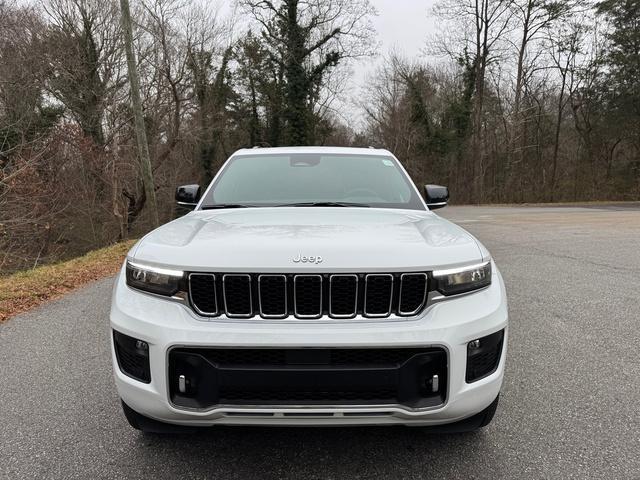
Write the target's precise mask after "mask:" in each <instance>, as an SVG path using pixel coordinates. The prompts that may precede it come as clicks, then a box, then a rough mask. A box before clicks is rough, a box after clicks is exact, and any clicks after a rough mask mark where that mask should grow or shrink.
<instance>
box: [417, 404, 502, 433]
mask: <svg viewBox="0 0 640 480" xmlns="http://www.w3.org/2000/svg"><path fill="white" fill-rule="evenodd" d="M499 400H500V394H498V396H497V397H496V399H495V400H494V401H493V402H491V405H489V406H488V407H487V408H485V409H484V410H482V411H481V412H479V413H476V414H475V415H473V416H472V417H469V418H465V419H464V420H460V421H459V422H455V423H449V424H445V425H435V426H432V427H424V428H425V431H426V432H427V433H466V432H473V431H476V430H479V429H481V428H484V427H486V426H487V425H489V424H490V423H491V420H493V417H494V415H495V414H496V410H497V408H498V401H499Z"/></svg>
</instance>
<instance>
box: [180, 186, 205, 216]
mask: <svg viewBox="0 0 640 480" xmlns="http://www.w3.org/2000/svg"><path fill="white" fill-rule="evenodd" d="M199 200H200V185H182V186H180V187H178V188H176V202H177V203H178V205H180V206H181V207H185V208H188V209H189V210H193V209H194V208H196V205H197V204H198V201H199Z"/></svg>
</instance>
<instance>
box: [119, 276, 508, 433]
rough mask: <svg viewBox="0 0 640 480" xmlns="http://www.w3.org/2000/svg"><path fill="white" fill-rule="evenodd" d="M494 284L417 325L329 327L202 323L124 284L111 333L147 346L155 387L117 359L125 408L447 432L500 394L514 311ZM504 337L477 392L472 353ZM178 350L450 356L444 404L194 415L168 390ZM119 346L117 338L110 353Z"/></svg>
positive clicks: (173, 417) (213, 420) (223, 409)
mask: <svg viewBox="0 0 640 480" xmlns="http://www.w3.org/2000/svg"><path fill="white" fill-rule="evenodd" d="M494 272H495V273H494V281H493V283H492V285H491V286H490V287H489V288H487V289H485V290H482V291H479V292H476V293H473V294H470V295H466V296H461V297H459V298H455V299H449V300H447V301H444V302H440V303H436V304H433V305H431V306H429V307H428V308H427V309H425V310H424V311H423V312H422V313H421V314H420V315H419V316H417V317H416V318H411V319H407V320H403V321H395V322H384V321H371V322H357V323H356V322H352V323H349V322H348V321H346V322H344V321H343V322H340V321H338V320H328V321H327V322H326V323H318V322H314V323H305V322H304V321H299V322H295V323H287V324H282V323H277V322H269V321H266V320H263V319H256V320H255V321H243V322H238V321H225V319H224V318H218V319H216V321H209V322H203V321H202V320H200V319H198V318H197V317H196V316H195V314H194V313H193V312H192V311H191V310H190V309H188V308H187V307H185V306H183V305H181V304H179V303H175V302H171V301H167V300H164V299H161V298H158V297H153V296H150V295H146V294H143V293H140V292H137V291H134V290H132V289H130V288H129V287H127V285H126V284H125V280H124V275H120V276H119V278H118V279H117V281H116V284H115V287H114V294H113V303H112V309H111V327H112V329H113V330H116V331H118V332H121V333H123V334H125V335H129V336H131V337H134V338H137V339H140V340H143V341H145V342H147V343H148V345H149V358H150V376H151V381H150V383H142V382H139V381H137V380H135V379H133V378H131V377H129V376H127V375H125V374H123V373H122V371H121V370H120V368H119V367H118V363H117V359H116V357H115V354H113V355H112V357H113V369H114V374H115V382H116V387H117V389H118V393H119V394H120V397H121V398H122V399H123V401H124V402H125V403H126V404H127V405H129V406H130V407H131V408H132V409H133V410H135V411H137V412H138V413H140V414H142V415H145V416H147V417H150V418H153V419H156V420H159V421H162V422H167V423H173V424H179V425H192V426H210V425H216V424H227V425H247V424H251V425H331V424H333V425H367V424H370V425H383V424H404V425H440V424H445V423H452V422H456V421H459V420H462V419H465V418H467V417H470V416H472V415H474V414H476V413H478V412H480V411H482V410H484V409H485V408H486V407H488V406H489V405H490V404H491V403H492V402H493V400H494V399H495V398H496V397H497V395H498V393H499V392H500V388H501V385H502V379H503V372H504V365H505V358H506V344H507V341H506V340H507V333H508V331H507V321H508V314H507V302H506V295H505V289H504V284H503V281H502V277H501V276H500V273H499V272H498V271H497V269H494ZM502 329H504V331H505V337H504V344H503V348H502V354H501V358H500V360H499V363H498V367H497V369H496V370H495V372H493V373H492V374H490V375H488V376H486V377H484V378H482V379H480V380H477V381H475V382H473V383H467V382H466V381H465V372H466V358H467V344H468V342H470V341H472V340H474V339H476V338H480V337H484V336H486V335H489V334H491V333H494V332H496V331H499V330H502ZM178 347H185V348H197V347H216V348H307V347H315V348H374V347H375V348H400V347H412V348H438V349H442V350H444V351H445V352H446V354H447V362H448V372H447V384H446V390H447V391H446V395H445V400H444V403H443V404H441V405H438V406H436V407H430V406H427V407H418V408H413V407H408V406H406V405H395V404H383V405H353V404H336V405H333V404H331V405H329V406H327V405H321V406H313V405H303V406H297V405H277V404H269V405H259V406H239V405H219V406H218V405H216V406H215V407H214V408H206V409H190V408H185V407H182V406H177V405H175V404H173V403H172V402H171V400H170V383H169V381H168V368H167V366H168V356H169V352H170V351H172V350H173V349H176V348H178ZM113 352H114V350H113V338H112V353H113Z"/></svg>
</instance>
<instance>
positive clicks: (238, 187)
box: [201, 153, 425, 210]
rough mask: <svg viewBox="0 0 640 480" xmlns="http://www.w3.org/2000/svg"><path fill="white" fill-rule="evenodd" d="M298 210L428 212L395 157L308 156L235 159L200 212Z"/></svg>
mask: <svg viewBox="0 0 640 480" xmlns="http://www.w3.org/2000/svg"><path fill="white" fill-rule="evenodd" d="M297 204H306V205H310V204H319V205H318V206H334V205H327V204H335V206H364V207H379V208H405V209H413V210H424V209H425V208H424V206H423V204H422V202H421V201H420V198H419V197H418V194H417V193H416V190H415V188H413V186H412V184H411V183H410V180H409V179H408V178H407V176H406V175H405V174H404V173H403V172H402V170H400V168H399V166H398V163H397V161H396V160H395V159H394V158H393V157H388V156H381V155H345V154H309V153H292V154H288V155H282V154H280V155H266V154H262V155H250V154H249V155H236V156H234V157H232V158H231V160H230V161H229V162H228V164H227V165H226V166H225V167H224V169H223V170H222V172H221V174H220V175H219V176H218V178H217V179H216V180H215V182H214V184H213V187H212V188H211V189H210V190H209V192H208V193H207V195H206V197H205V199H204V201H203V203H202V206H201V208H214V207H215V206H216V205H217V206H227V205H228V206H265V207H266V206H290V205H292V206H295V205H297ZM322 204H325V205H322ZM306 205H305V206H306Z"/></svg>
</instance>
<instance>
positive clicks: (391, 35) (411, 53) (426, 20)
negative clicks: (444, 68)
mask: <svg viewBox="0 0 640 480" xmlns="http://www.w3.org/2000/svg"><path fill="white" fill-rule="evenodd" d="M369 1H370V2H371V3H372V4H373V6H374V7H375V8H376V10H378V16H377V17H374V18H373V26H374V27H375V29H376V32H377V38H378V41H379V42H380V43H381V45H380V50H379V55H378V57H377V58H373V59H366V60H360V61H358V62H356V63H355V64H354V84H355V85H354V89H353V90H352V91H353V92H356V93H357V92H359V91H360V89H361V88H362V87H363V86H364V84H365V83H366V80H367V77H368V76H370V75H372V74H373V73H375V70H376V67H377V66H378V65H379V64H380V63H381V62H383V61H384V56H385V55H386V54H387V53H388V52H389V51H390V50H394V51H396V52H397V53H399V54H401V55H403V56H406V57H407V58H417V57H420V56H421V55H422V54H421V50H422V49H423V48H424V47H425V45H426V42H427V39H428V38H429V36H431V35H433V33H434V29H435V21H434V18H433V15H432V13H431V9H432V7H433V5H434V3H435V1H436V0H369ZM347 108H348V109H349V111H350V112H349V113H350V114H349V115H348V116H349V117H352V118H353V120H355V121H359V120H360V113H361V112H359V111H358V109H357V108H356V107H355V106H353V105H350V106H348V107H347Z"/></svg>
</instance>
